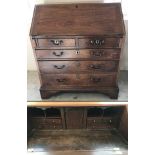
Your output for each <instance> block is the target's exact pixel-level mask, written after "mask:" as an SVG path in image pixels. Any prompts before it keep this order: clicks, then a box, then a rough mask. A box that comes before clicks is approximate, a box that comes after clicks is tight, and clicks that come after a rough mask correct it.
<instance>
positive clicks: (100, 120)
mask: <svg viewBox="0 0 155 155" xmlns="http://www.w3.org/2000/svg"><path fill="white" fill-rule="evenodd" d="M116 125H117V117H88V118H87V128H88V129H109V128H114V127H116Z"/></svg>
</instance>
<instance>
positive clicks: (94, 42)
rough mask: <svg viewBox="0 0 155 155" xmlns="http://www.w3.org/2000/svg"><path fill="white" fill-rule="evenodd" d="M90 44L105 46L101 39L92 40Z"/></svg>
mask: <svg viewBox="0 0 155 155" xmlns="http://www.w3.org/2000/svg"><path fill="white" fill-rule="evenodd" d="M90 44H91V45H97V46H98V45H103V44H104V40H101V39H95V40H90Z"/></svg>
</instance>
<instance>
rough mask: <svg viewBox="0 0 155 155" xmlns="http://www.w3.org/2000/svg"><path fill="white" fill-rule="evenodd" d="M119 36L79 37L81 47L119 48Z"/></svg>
mask: <svg viewBox="0 0 155 155" xmlns="http://www.w3.org/2000/svg"><path fill="white" fill-rule="evenodd" d="M119 42H120V38H107V37H105V38H100V37H99V38H79V46H80V47H81V48H119Z"/></svg>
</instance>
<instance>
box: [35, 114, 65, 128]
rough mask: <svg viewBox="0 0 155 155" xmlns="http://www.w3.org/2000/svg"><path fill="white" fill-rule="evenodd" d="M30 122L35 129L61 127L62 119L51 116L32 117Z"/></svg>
mask: <svg viewBox="0 0 155 155" xmlns="http://www.w3.org/2000/svg"><path fill="white" fill-rule="evenodd" d="M32 124H33V127H34V128H35V129H62V128H63V127H62V120H61V119H53V118H43V117H39V118H36V117H34V118H32Z"/></svg>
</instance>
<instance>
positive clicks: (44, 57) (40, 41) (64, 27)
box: [30, 3, 125, 99]
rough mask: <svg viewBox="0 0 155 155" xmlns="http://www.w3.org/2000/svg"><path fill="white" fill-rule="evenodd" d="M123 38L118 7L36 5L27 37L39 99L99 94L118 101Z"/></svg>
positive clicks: (120, 12)
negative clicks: (38, 83)
mask: <svg viewBox="0 0 155 155" xmlns="http://www.w3.org/2000/svg"><path fill="white" fill-rule="evenodd" d="M124 35H125V29H124V22H123V15H122V10H121V4H120V3H109V4H107V3H106V4H102V3H101V4H54V5H51V4H48V5H36V6H35V9H34V15H33V19H32V25H31V30H30V37H31V43H32V46H33V49H34V54H35V57H36V61H37V64H38V70H39V76H40V82H41V88H40V93H41V97H42V98H49V97H51V96H52V95H55V94H56V93H58V92H100V93H104V94H106V95H108V96H109V97H110V98H114V99H116V98H117V97H118V92H119V89H118V85H117V78H118V70H119V60H120V53H121V48H122V45H123V40H124V39H123V38H124Z"/></svg>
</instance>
